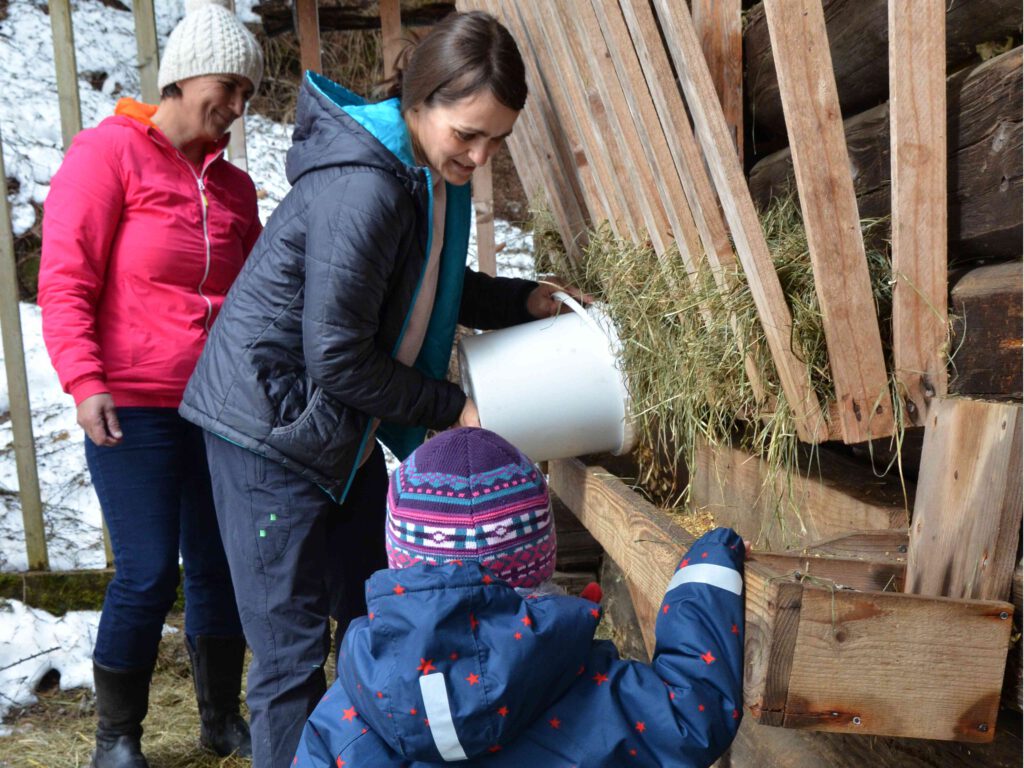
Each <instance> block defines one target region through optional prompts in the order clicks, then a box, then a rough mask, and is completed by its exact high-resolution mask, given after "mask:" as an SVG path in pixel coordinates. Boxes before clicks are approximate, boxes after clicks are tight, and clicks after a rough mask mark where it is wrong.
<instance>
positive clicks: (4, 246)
mask: <svg viewBox="0 0 1024 768" xmlns="http://www.w3.org/2000/svg"><path fill="white" fill-rule="evenodd" d="M6 178H7V176H6V171H5V170H4V153H3V139H2V137H0V179H6ZM0 337H2V339H3V350H4V368H5V370H6V373H7V389H8V397H9V399H10V401H11V436H12V437H13V442H14V460H15V464H16V470H17V474H18V496H19V498H20V501H21V517H22V520H23V521H24V525H25V549H26V551H27V554H28V567H29V568H31V569H34V570H46V569H48V568H49V567H50V560H49V557H48V555H47V553H46V534H45V531H44V528H43V502H42V497H41V495H40V493H39V470H38V468H37V466H36V444H35V440H34V439H33V437H32V407H31V405H30V404H29V392H28V375H27V373H26V371H25V348H24V346H23V345H22V338H21V307H20V304H19V301H18V270H17V262H16V260H15V254H14V235H13V229H12V227H11V210H10V207H9V204H8V202H7V195H6V194H5V195H3V199H2V200H0Z"/></svg>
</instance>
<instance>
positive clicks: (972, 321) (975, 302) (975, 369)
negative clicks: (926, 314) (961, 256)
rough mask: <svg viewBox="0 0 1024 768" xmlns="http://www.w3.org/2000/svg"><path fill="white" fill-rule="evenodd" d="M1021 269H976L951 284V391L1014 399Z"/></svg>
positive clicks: (1016, 265)
mask: <svg viewBox="0 0 1024 768" xmlns="http://www.w3.org/2000/svg"><path fill="white" fill-rule="evenodd" d="M1021 267H1022V265H1021V262H1019V261H1010V262H1007V263H1005V264H993V265H991V266H987V267H978V268H977V269H974V270H972V271H970V272H968V273H967V274H966V275H964V276H963V277H962V278H961V279H960V280H959V281H957V283H956V285H954V286H953V290H952V304H953V362H952V367H953V371H952V374H951V381H950V383H949V388H950V392H951V393H953V394H959V395H976V396H981V397H1007V396H1010V397H1015V398H1017V399H1020V397H1021V378H1022V375H1024V370H1022V366H1021V360H1022V355H1021V351H1022V350H1021V328H1022V323H1024V318H1022V314H1024V313H1022V306H1021V305H1022V294H1024V271H1022V268H1021Z"/></svg>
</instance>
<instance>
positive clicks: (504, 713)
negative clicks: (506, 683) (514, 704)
mask: <svg viewBox="0 0 1024 768" xmlns="http://www.w3.org/2000/svg"><path fill="white" fill-rule="evenodd" d="M498 714H499V715H501V716H502V717H508V707H504V706H503V707H499V708H498Z"/></svg>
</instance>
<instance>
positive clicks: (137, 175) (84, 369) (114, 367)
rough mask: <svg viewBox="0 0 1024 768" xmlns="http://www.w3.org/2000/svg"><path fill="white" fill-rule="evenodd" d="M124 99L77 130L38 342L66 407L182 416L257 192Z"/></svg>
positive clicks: (47, 257) (55, 186) (42, 292)
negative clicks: (186, 149)
mask: <svg viewBox="0 0 1024 768" xmlns="http://www.w3.org/2000/svg"><path fill="white" fill-rule="evenodd" d="M155 111H156V107H152V106H148V105H145V104H140V103H138V102H135V101H133V100H131V99H122V100H121V101H120V102H118V105H117V109H116V111H115V115H114V116H113V117H109V118H107V119H106V120H104V121H103V122H102V123H100V125H99V126H98V127H96V128H93V129H91V130H87V131H82V132H81V133H79V134H78V135H77V136H76V137H75V139H74V141H73V142H72V144H71V147H70V149H68V152H67V156H66V157H65V159H64V162H63V164H62V165H61V167H60V170H58V171H57V174H56V175H55V176H54V177H53V180H52V182H51V186H50V192H49V194H48V195H47V198H46V204H45V206H44V213H43V254H42V263H41V265H40V270H39V305H40V306H41V307H42V310H43V338H44V339H45V341H46V348H47V350H48V351H49V353H50V359H51V360H52V361H53V366H54V368H56V369H57V375H58V376H59V377H60V382H61V385H62V386H63V387H64V391H65V392H68V393H69V394H71V396H72V397H73V398H74V400H75V404H76V405H77V404H78V403H80V402H82V400H84V399H85V398H87V397H89V396H90V395H95V394H97V393H100V392H109V393H110V394H111V395H112V396H113V398H114V404H115V405H116V406H156V407H167V408H177V407H178V404H179V403H180V402H181V396H182V393H183V392H184V390H185V384H186V382H187V381H188V378H189V376H190V375H191V373H192V369H193V368H194V367H195V364H196V360H197V359H198V358H199V353H200V352H201V351H202V349H203V345H204V344H205V343H206V337H207V334H208V333H209V331H210V326H211V325H212V323H213V321H214V319H215V318H216V317H217V313H218V311H219V310H220V307H221V304H222V303H223V301H224V296H225V295H226V294H227V291H228V288H230V287H231V283H232V282H233V281H234V279H235V277H236V276H237V275H238V272H239V270H241V268H242V264H243V263H244V261H245V258H246V256H247V255H248V253H249V251H250V249H251V248H252V246H253V244H254V243H255V242H256V238H257V237H258V236H259V233H260V230H261V226H260V221H259V217H258V215H257V207H256V190H255V187H254V186H253V183H252V180H251V179H250V178H249V176H248V175H247V174H246V173H245V172H244V171H242V170H240V169H238V168H236V167H235V166H233V165H231V164H230V163H228V162H227V161H226V160H225V159H224V158H223V149H224V145H225V144H226V142H227V137H224V139H223V140H222V141H221V142H220V143H218V144H217V146H215V147H213V148H212V150H211V151H210V153H209V154H208V155H207V156H206V158H205V159H204V161H203V167H202V169H201V170H200V169H198V168H195V167H194V166H193V165H192V164H191V163H189V162H188V160H187V159H186V158H185V157H184V155H182V154H181V153H180V152H179V151H178V150H177V149H175V147H174V146H173V145H172V144H171V143H170V142H169V141H168V140H167V138H166V137H165V136H164V135H163V134H162V133H161V132H160V131H159V130H158V129H157V128H156V127H155V126H154V125H153V124H152V123H151V122H150V121H149V118H150V116H151V115H152V114H153V112H155Z"/></svg>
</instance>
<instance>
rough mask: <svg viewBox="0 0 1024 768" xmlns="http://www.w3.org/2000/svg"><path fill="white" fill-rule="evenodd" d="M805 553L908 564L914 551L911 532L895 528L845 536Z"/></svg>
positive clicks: (814, 544)
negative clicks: (908, 559)
mask: <svg viewBox="0 0 1024 768" xmlns="http://www.w3.org/2000/svg"><path fill="white" fill-rule="evenodd" d="M801 551H802V552H805V553H807V554H812V555H826V556H828V557H837V558H840V557H845V558H856V559H861V560H884V561H888V562H892V563H906V562H907V553H908V552H909V551H910V531H909V530H907V529H906V528H894V529H892V530H888V531H857V532H856V533H844V534H843V535H842V536H835V537H833V538H831V539H825V540H824V541H815V542H812V543H811V544H808V545H807V546H806V547H804V548H803V549H802V550H801Z"/></svg>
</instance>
